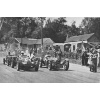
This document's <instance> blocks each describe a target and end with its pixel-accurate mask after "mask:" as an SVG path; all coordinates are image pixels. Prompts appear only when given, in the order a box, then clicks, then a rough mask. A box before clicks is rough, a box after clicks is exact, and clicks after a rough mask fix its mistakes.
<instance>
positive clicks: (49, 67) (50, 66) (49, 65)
mask: <svg viewBox="0 0 100 100" xmlns="http://www.w3.org/2000/svg"><path fill="white" fill-rule="evenodd" d="M48 69H49V70H52V62H49V64H48Z"/></svg>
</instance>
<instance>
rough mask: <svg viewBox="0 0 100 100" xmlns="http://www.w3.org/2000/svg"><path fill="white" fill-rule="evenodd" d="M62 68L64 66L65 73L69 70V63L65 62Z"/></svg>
mask: <svg viewBox="0 0 100 100" xmlns="http://www.w3.org/2000/svg"><path fill="white" fill-rule="evenodd" d="M63 66H64V69H65V70H66V71H67V70H68V69H69V62H66V63H65V64H64V65H63Z"/></svg>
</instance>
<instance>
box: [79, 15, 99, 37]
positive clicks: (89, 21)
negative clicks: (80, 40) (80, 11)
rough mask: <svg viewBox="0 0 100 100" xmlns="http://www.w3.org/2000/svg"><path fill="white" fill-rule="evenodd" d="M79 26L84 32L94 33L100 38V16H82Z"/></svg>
mask: <svg viewBox="0 0 100 100" xmlns="http://www.w3.org/2000/svg"><path fill="white" fill-rule="evenodd" d="M81 26H82V27H83V33H84V34H90V33H95V35H96V36H97V37H98V38H100V18H95V17H88V18H84V19H83V21H82V24H81Z"/></svg>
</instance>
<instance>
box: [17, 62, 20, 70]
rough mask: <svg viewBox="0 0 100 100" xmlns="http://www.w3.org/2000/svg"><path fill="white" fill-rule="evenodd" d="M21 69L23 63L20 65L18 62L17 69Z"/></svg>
mask: <svg viewBox="0 0 100 100" xmlns="http://www.w3.org/2000/svg"><path fill="white" fill-rule="evenodd" d="M20 69H21V65H20V63H18V65H17V71H19V70H20Z"/></svg>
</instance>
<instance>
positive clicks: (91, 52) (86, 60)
mask: <svg viewBox="0 0 100 100" xmlns="http://www.w3.org/2000/svg"><path fill="white" fill-rule="evenodd" d="M99 60H100V49H95V48H91V49H86V50H85V51H84V52H83V54H82V65H83V66H94V67H95V68H97V67H98V66H99V63H100V61H99Z"/></svg>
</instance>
